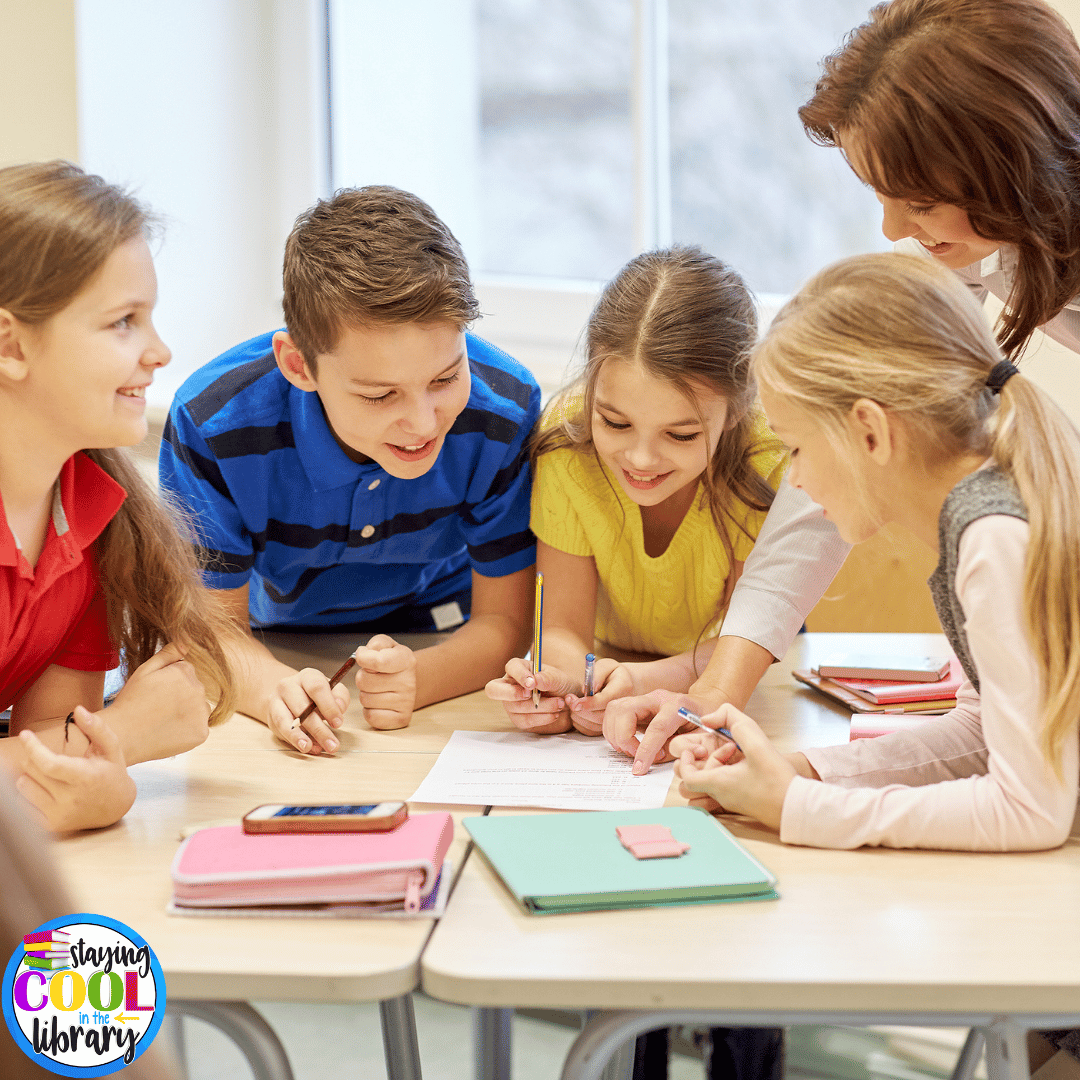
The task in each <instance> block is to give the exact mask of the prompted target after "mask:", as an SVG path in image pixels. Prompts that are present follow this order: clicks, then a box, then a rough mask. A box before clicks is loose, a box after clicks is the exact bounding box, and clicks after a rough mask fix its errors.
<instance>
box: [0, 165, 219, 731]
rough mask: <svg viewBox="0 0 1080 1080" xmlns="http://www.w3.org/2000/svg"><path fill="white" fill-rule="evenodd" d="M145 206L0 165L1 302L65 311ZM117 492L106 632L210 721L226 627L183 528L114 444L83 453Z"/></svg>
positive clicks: (55, 168) (130, 236) (12, 308)
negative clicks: (162, 670)
mask: <svg viewBox="0 0 1080 1080" xmlns="http://www.w3.org/2000/svg"><path fill="white" fill-rule="evenodd" d="M150 220H151V219H150V217H149V214H148V212H147V211H146V209H145V208H144V207H143V206H141V205H140V204H139V203H138V202H137V201H136V200H135V199H133V198H132V197H131V196H130V195H128V194H127V193H126V192H124V191H122V190H121V189H120V188H117V187H114V186H113V185H111V184H108V183H106V182H105V181H104V180H102V179H101V177H99V176H92V175H89V174H87V173H84V172H83V171H82V170H81V169H79V168H78V167H76V166H75V165H71V164H69V163H68V162H66V161H52V162H48V163H44V164H31V165H15V166H11V167H10V168H6V169H0V308H4V309H6V310H7V311H9V312H10V313H11V314H12V315H13V316H14V317H15V318H16V319H18V320H19V321H20V322H23V323H25V324H27V325H29V326H39V325H41V324H42V323H44V322H45V321H46V320H48V319H49V318H51V317H52V316H53V315H55V314H56V313H57V312H59V311H61V310H62V309H63V308H65V307H66V306H67V305H68V304H69V303H70V302H71V301H72V300H73V299H74V298H75V296H76V295H77V294H78V293H79V292H81V291H82V289H83V288H85V287H86V285H87V284H88V283H89V282H90V280H91V278H92V277H93V276H94V275H95V274H96V273H97V272H98V270H100V268H101V266H102V265H103V264H104V262H105V260H106V259H107V258H108V257H109V256H110V255H111V254H112V253H113V251H115V250H116V248H118V247H119V246H120V245H122V244H125V243H127V242H128V241H130V240H134V239H136V238H137V237H140V236H144V235H146V234H147V231H148V228H149V225H150ZM83 453H85V454H86V456H87V457H88V458H90V459H91V460H92V461H93V462H95V463H96V464H97V465H99V466H100V467H101V468H102V469H104V470H105V472H107V473H108V474H109V475H110V476H111V477H112V478H113V479H114V480H116V481H117V482H118V483H119V484H120V486H121V487H123V489H124V490H125V491H126V492H127V498H126V499H125V500H124V502H123V504H122V505H121V507H120V509H119V510H118V511H117V513H116V516H115V517H114V518H113V519H112V521H110V522H109V524H108V525H107V526H106V527H105V530H104V532H102V534H101V536H100V537H99V538H98V540H97V542H96V543H95V545H94V548H93V551H94V555H95V558H96V560H97V568H98V574H99V577H100V581H101V586H102V589H103V591H104V593H105V599H106V607H107V620H108V632H109V638H110V640H111V641H112V643H113V645H114V646H116V647H117V648H119V649H120V650H121V651H122V653H123V656H124V662H125V665H126V667H127V669H128V671H129V672H130V671H132V670H134V669H135V668H136V667H138V666H139V665H140V664H142V663H143V662H144V661H146V660H149V659H150V657H151V656H153V655H154V653H155V652H157V650H158V649H159V648H160V647H161V646H162V645H164V644H165V643H166V642H167V641H176V642H178V643H180V644H182V645H183V646H184V649H185V658H186V659H187V660H189V661H190V662H191V663H192V665H193V666H194V668H195V670H196V671H197V672H198V675H199V678H200V679H201V680H202V683H203V686H204V687H205V688H206V691H207V693H208V695H209V696H211V697H213V698H214V699H215V700H216V705H215V706H214V709H213V712H212V713H211V722H216V721H217V720H220V719H222V718H224V717H227V716H228V715H229V714H230V713H231V712H232V707H233V689H232V679H231V677H230V671H229V664H228V662H227V660H226V658H225V652H224V650H223V649H222V644H221V642H222V641H223V640H227V639H228V638H229V637H230V636H231V635H235V634H236V632H237V631H236V630H235V628H234V625H233V622H232V620H231V619H230V618H229V617H228V615H227V614H226V612H225V611H224V609H223V608H222V606H221V604H220V602H219V600H218V599H217V598H216V597H214V596H213V595H212V594H211V593H210V592H209V590H207V589H206V588H204V587H203V584H202V580H201V578H200V575H199V567H198V563H197V561H196V557H195V553H194V548H193V539H194V537H193V534H192V532H191V529H190V528H189V526H188V524H187V522H186V521H185V520H184V519H183V518H182V517H181V516H180V514H179V512H178V511H177V510H176V508H175V507H170V508H169V509H170V510H171V511H172V516H170V513H169V510H167V509H166V506H165V505H164V503H163V502H162V500H161V499H160V498H159V496H158V495H157V493H156V492H155V491H153V490H152V489H151V488H150V486H149V485H148V484H147V483H146V481H145V480H143V478H142V476H141V475H140V473H139V470H138V467H137V466H136V465H135V463H134V461H133V460H132V458H131V457H130V455H129V453H128V452H127V451H126V450H125V449H123V448H121V447H114V448H111V449H104V450H98V449H92V450H85V451H83Z"/></svg>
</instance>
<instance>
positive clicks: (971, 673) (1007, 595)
mask: <svg viewBox="0 0 1080 1080" xmlns="http://www.w3.org/2000/svg"><path fill="white" fill-rule="evenodd" d="M753 366H754V370H755V374H756V377H757V380H758V383H759V385H760V388H761V400H762V404H763V405H764V407H765V411H766V413H767V415H768V418H769V422H770V424H771V425H772V428H773V430H774V431H775V432H776V434H777V436H778V437H779V438H780V439H781V440H783V441H784V442H785V443H786V444H787V445H788V447H789V449H790V452H791V458H792V464H791V469H790V471H789V473H788V478H787V479H788V481H789V482H790V483H791V484H792V485H794V486H795V487H797V488H801V489H803V490H804V491H805V492H806V493H807V494H808V495H809V496H810V497H811V498H813V499H814V501H815V502H817V503H819V504H821V505H822V506H823V507H824V508H825V512H826V514H827V516H828V517H829V518H830V519H831V520H832V521H833V522H834V523H835V525H836V527H837V529H838V530H839V532H840V535H841V536H842V537H843V538H844V539H845V540H847V541H848V542H850V543H858V542H860V541H862V540H866V539H868V538H869V537H870V536H872V535H873V534H874V533H875V532H876V531H877V530H878V529H879V528H881V527H882V526H883V525H885V524H887V523H888V522H891V521H895V522H899V523H900V524H902V525H904V526H906V527H907V528H908V529H910V530H911V531H912V532H914V533H915V534H916V535H918V536H919V537H921V538H922V539H923V540H924V541H925V542H926V543H927V544H928V545H929V546H931V547H932V548H934V549H936V550H937V551H938V553H939V560H940V561H939V563H938V567H937V569H936V570H935V572H934V574H933V576H932V577H931V579H930V585H931V589H932V592H933V596H934V603H935V606H936V607H937V611H938V615H939V617H940V619H941V624H942V629H943V631H944V632H945V634H946V636H947V637H948V639H949V642H950V644H951V645H952V647H953V649H954V651H955V652H956V655H957V657H958V658H959V660H960V662H961V664H962V666H963V669H964V674H965V675H966V681H965V682H964V683H963V685H962V686H961V688H960V691H959V692H958V694H957V707H956V708H955V709H953V710H952V711H951V712H950V713H948V714H946V715H945V716H941V717H934V718H932V719H928V720H927V721H926V722H925V723H924V724H921V725H919V726H918V727H916V728H913V729H909V730H907V731H903V732H896V733H894V734H892V735H886V736H883V737H881V738H878V739H861V740H858V741H856V742H853V743H848V744H845V745H843V746H835V747H826V748H818V749H813V750H807V751H805V752H804V753H796V754H792V755H788V756H784V755H781V754H780V753H779V752H777V751H776V750H774V749H773V747H772V746H771V744H770V743H769V741H768V739H767V738H766V737H765V735H764V734H763V733H762V732H761V730H760V728H758V726H757V725H756V724H755V723H754V721H753V720H751V719H750V718H749V717H747V716H744V715H743V714H742V713H740V712H739V711H738V710H736V709H735V708H734V707H733V706H731V705H724V706H721V708H720V709H718V710H717V711H716V712H714V713H712V714H711V716H709V717H707V718H706V719H707V720H708V721H709V723H710V724H711V725H712V726H719V725H725V726H727V727H729V728H730V729H731V730H732V733H733V734H734V737H735V740H736V742H737V743H738V744H739V746H740V747H741V748H742V753H741V754H740V753H738V752H737V751H736V750H735V746H734V745H733V744H732V743H730V742H727V741H724V742H723V743H722V744H721V743H720V741H719V740H718V739H717V738H716V737H714V736H708V735H684V736H680V737H679V738H678V739H676V740H675V742H673V744H672V751H673V752H674V753H676V754H678V755H679V757H680V761H679V765H678V769H679V773H680V776H681V778H682V781H683V790H684V793H685V794H687V795H688V796H692V797H694V798H696V799H698V800H700V801H703V802H705V801H709V800H714V801H715V802H716V803H719V804H720V805H721V806H723V807H725V808H726V809H728V810H732V811H737V812H740V813H744V814H749V815H750V816H752V817H755V818H757V819H759V820H760V821H762V822H764V823H765V824H767V825H770V826H772V827H773V828H775V829H777V830H779V833H780V838H781V840H783V841H785V842H789V843H794V844H807V845H813V846H818V847H832V848H855V847H859V846H861V845H864V844H867V845H883V846H889V847H927V848H952V849H956V850H969V851H1024V850H1037V849H1042V848H1052V847H1057V846H1058V845H1060V844H1062V843H1063V842H1064V841H1065V838H1066V837H1067V836H1068V834H1069V830H1070V827H1071V825H1072V820H1073V814H1074V811H1075V809H1076V796H1077V778H1078V772H1080V742H1078V738H1077V721H1078V718H1080V497H1078V496H1080V433H1078V432H1077V430H1076V428H1075V427H1074V426H1073V425H1072V423H1071V422H1070V421H1069V420H1068V418H1067V417H1066V416H1065V414H1064V413H1063V412H1062V411H1061V410H1060V409H1059V408H1058V407H1057V406H1056V405H1055V404H1054V403H1053V402H1052V401H1051V400H1050V399H1049V398H1048V397H1047V395H1046V394H1044V393H1043V392H1042V391H1040V390H1039V389H1038V388H1037V387H1036V386H1034V385H1033V384H1032V383H1031V382H1029V381H1028V380H1027V379H1025V378H1024V377H1023V375H1020V374H1018V372H1017V370H1016V368H1015V367H1013V365H1012V364H1011V363H1009V362H1008V361H1006V360H1003V359H1002V355H1001V352H1000V350H999V348H998V345H997V343H996V342H995V340H994V336H993V333H992V331H991V328H990V326H989V324H988V322H987V320H986V317H985V315H984V314H983V312H982V311H981V309H980V308H979V307H978V306H977V304H976V302H975V300H974V299H973V298H972V296H971V295H970V293H969V291H968V290H967V288H966V287H965V286H964V284H963V283H962V282H960V281H959V280H958V279H957V277H956V275H954V274H952V273H950V272H949V271H948V270H947V269H945V268H943V267H940V266H938V265H935V264H933V263H930V262H928V261H927V260H925V259H922V258H918V257H912V256H908V255H900V254H886V255H870V256H862V257H859V258H855V259H849V260H846V261H844V262H841V263H838V264H837V265H835V266H833V267H830V268H829V269H827V270H825V271H823V272H822V273H820V274H818V275H817V276H816V277H815V278H814V279H813V280H811V281H810V282H809V284H807V285H806V286H805V287H804V288H803V289H802V290H801V291H800V292H799V294H798V295H797V296H796V297H795V298H794V299H793V300H792V301H791V302H790V303H789V304H788V305H787V307H785V308H784V310H783V311H782V312H781V313H780V315H779V316H778V317H777V319H776V320H775V322H774V323H773V326H772V328H771V330H770V331H769V334H768V336H767V337H766V338H765V340H764V341H763V342H762V343H761V345H760V346H759V347H758V349H757V352H756V354H755V356H754V360H753Z"/></svg>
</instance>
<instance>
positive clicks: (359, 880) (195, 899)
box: [172, 814, 454, 912]
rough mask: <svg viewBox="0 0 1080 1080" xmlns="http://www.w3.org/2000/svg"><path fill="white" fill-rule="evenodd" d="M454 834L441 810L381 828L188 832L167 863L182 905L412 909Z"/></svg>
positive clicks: (426, 891) (436, 874)
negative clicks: (395, 904)
mask: <svg viewBox="0 0 1080 1080" xmlns="http://www.w3.org/2000/svg"><path fill="white" fill-rule="evenodd" d="M453 838H454V820H453V818H451V816H450V815H449V814H417V815H415V816H414V817H410V818H409V819H408V820H407V821H406V822H405V823H404V824H402V825H399V826H398V827H397V828H396V829H392V830H390V831H389V832H356V833H260V834H248V833H245V832H244V830H243V829H242V828H241V827H240V826H239V825H221V826H216V827H213V828H208V829H200V830H199V831H198V832H195V833H192V834H191V836H189V837H188V838H187V839H186V840H185V841H184V842H183V843H182V844H181V845H180V850H179V851H177V853H176V858H174V859H173V864H172V880H173V900H174V901H175V903H176V904H178V905H181V906H184V907H246V906H254V905H257V904H337V903H363V902H365V901H372V902H378V903H386V902H387V901H392V900H402V901H403V902H404V906H405V910H406V911H409V912H415V911H417V910H418V909H419V907H420V904H421V902H422V901H423V900H424V898H426V897H427V895H428V894H429V893H430V892H431V890H432V889H433V888H434V887H435V884H436V882H437V881H438V880H439V872H440V871H441V869H442V864H443V858H444V857H445V856H446V852H447V850H448V849H449V847H450V842H451V841H452V840H453Z"/></svg>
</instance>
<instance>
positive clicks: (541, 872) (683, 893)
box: [464, 806, 777, 915]
mask: <svg viewBox="0 0 1080 1080" xmlns="http://www.w3.org/2000/svg"><path fill="white" fill-rule="evenodd" d="M464 825H465V827H466V828H467V829H468V830H469V833H470V835H471V836H472V838H473V840H474V841H475V843H476V846H477V847H478V848H479V849H480V850H481V851H482V852H483V854H484V856H485V857H486V858H487V860H488V861H489V862H490V863H491V865H492V866H493V867H494V869H495V871H496V873H498V875H499V877H501V878H502V880H503V882H504V883H505V885H506V887H507V888H508V889H509V890H510V891H511V892H512V893H513V894H514V896H515V897H516V898H517V900H518V902H519V903H520V904H521V905H522V907H524V908H525V910H526V911H528V912H531V913H533V914H537V915H547V914H555V913H560V912H571V911H603V910H608V909H613V908H631V907H661V906H667V905H675V904H710V903H716V902H718V901H721V900H774V899H776V897H777V893H776V878H774V877H773V875H772V874H771V873H770V872H769V871H768V870H766V869H765V867H764V866H762V865H761V863H759V862H758V861H757V859H755V858H754V856H753V855H751V854H750V853H749V852H748V851H747V850H746V849H745V848H744V847H743V846H742V845H741V844H740V843H739V842H738V841H737V840H736V839H735V837H733V836H732V835H731V833H729V832H728V831H727V829H725V828H724V827H723V825H721V824H720V823H719V822H718V821H716V820H715V819H714V818H712V817H710V815H708V814H706V813H705V812H704V811H702V810H697V809H695V808H694V807H690V806H666V807H662V808H661V809H659V810H605V811H598V812H586V813H577V814H522V815H513V816H506V817H472V818H465V821H464ZM619 825H666V826H668V827H669V828H670V829H671V835H672V836H673V837H674V838H675V839H676V840H680V841H682V842H683V843H684V844H689V845H690V850H689V851H687V852H686V853H685V854H683V855H680V856H678V857H677V858H670V859H644V860H638V859H635V858H634V856H633V855H632V854H631V853H630V852H629V851H628V850H627V849H626V848H625V847H623V845H622V843H621V842H620V841H619V837H618V836H617V835H616V832H615V829H616V827H617V826H619Z"/></svg>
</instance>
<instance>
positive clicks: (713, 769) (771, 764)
mask: <svg viewBox="0 0 1080 1080" xmlns="http://www.w3.org/2000/svg"><path fill="white" fill-rule="evenodd" d="M702 720H704V721H705V722H706V723H708V724H710V725H711V726H714V727H726V728H728V729H729V730H730V731H731V734H732V735H733V736H734V738H735V742H734V743H732V742H728V741H727V740H724V741H723V743H721V744H720V745H718V746H716V747H712V745H711V744H712V741H713V740H714V738H716V737H715V736H712V735H704V736H702V739H704V740H707V742H706V743H704V745H703V744H701V743H694V744H690V743H686V742H683V741H682V740H677V742H678V749H679V750H680V751H681V753H680V756H679V761H678V764H677V765H676V766H675V772H676V775H677V776H678V777H679V778H680V779H681V780H682V784H681V786H680V787H679V791H680V793H681V794H682V795H683V796H684V797H686V798H689V799H697V798H698V797H699V796H701V795H704V796H707V797H708V798H710V799H712V800H713V801H714V802H715V803H717V805H718V806H719V807H722V808H723V809H725V810H728V811H731V812H732V813H736V814H745V815H747V816H748V817H752V818H756V819H757V820H758V821H760V822H762V824H764V825H768V826H769V827H770V828H772V829H776V830H777V831H778V832H779V830H780V817H781V814H782V812H783V808H784V797H785V796H786V795H787V789H788V787H789V786H790V785H791V781H792V780H794V779H795V776H796V775H797V774H796V769H795V766H794V765H793V764H792V763H791V762H790V761H789V760H788V759H787V758H786V757H785V756H784V755H783V754H781V753H780V752H779V751H778V750H777V749H776V748H775V747H774V746H773V745H772V743H770V742H769V740H768V738H767V736H766V735H765V733H764V732H763V731H762V730H761V728H759V727H758V726H757V724H756V723H754V721H753V720H751V719H750V717H749V716H746V715H745V714H744V713H741V712H739V710H738V709H736V708H735V707H734V706H733V705H721V706H720V708H719V709H717V710H716V712H714V713H711V714H710V715H708V716H703V717H702ZM687 738H689V737H687ZM736 743H737V744H738V749H737V748H736V745H735V744H736ZM672 748H673V749H675V746H674V745H673V747H672ZM706 748H708V750H709V752H708V756H707V757H704V758H702V757H701V756H700V754H701V750H702V749H706ZM740 750H741V752H739V751H740ZM698 805H701V804H700V803H698Z"/></svg>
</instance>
